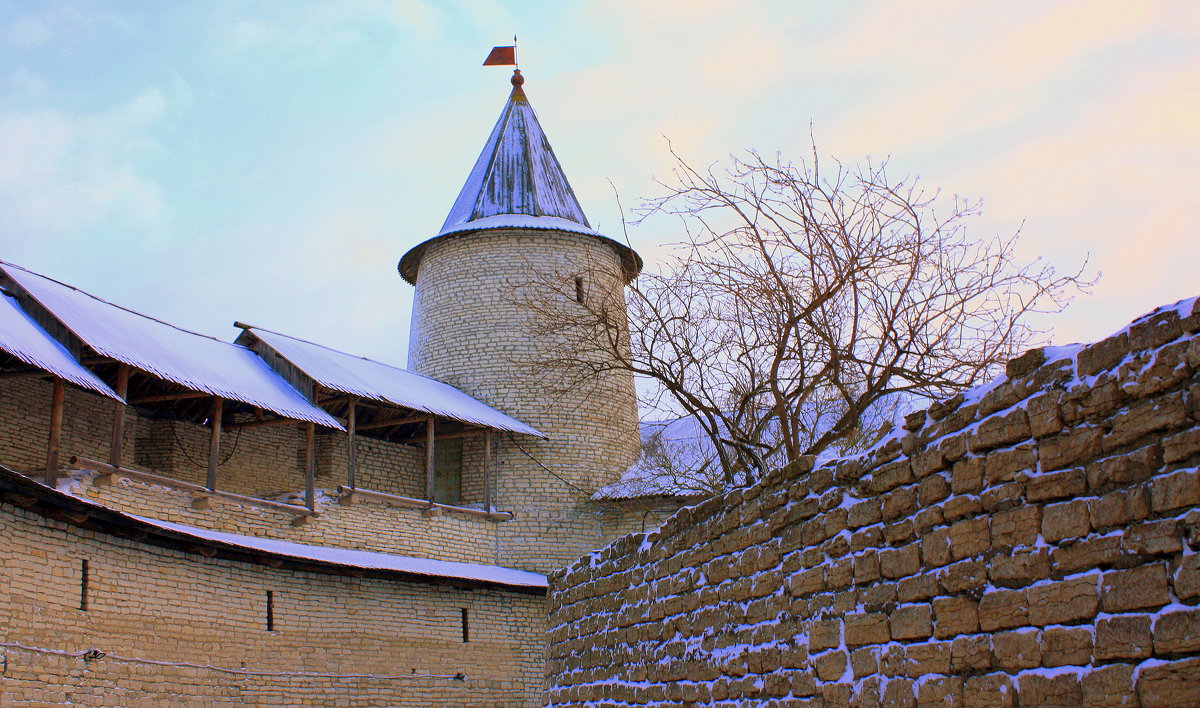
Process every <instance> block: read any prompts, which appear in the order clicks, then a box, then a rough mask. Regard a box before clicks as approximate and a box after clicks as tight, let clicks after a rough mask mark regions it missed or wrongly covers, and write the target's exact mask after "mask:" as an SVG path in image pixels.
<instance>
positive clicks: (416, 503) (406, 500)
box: [337, 486, 513, 521]
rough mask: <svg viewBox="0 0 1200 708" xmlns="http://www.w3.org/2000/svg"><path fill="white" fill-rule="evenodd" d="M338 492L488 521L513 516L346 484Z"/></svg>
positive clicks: (507, 513)
mask: <svg viewBox="0 0 1200 708" xmlns="http://www.w3.org/2000/svg"><path fill="white" fill-rule="evenodd" d="M337 491H338V494H339V495H341V497H343V498H344V497H346V496H350V495H353V496H354V497H356V498H357V497H361V498H363V499H375V500H378V501H381V502H383V503H384V504H387V505H388V506H395V507H400V508H405V509H418V510H420V511H422V512H425V511H428V510H431V509H435V508H436V509H438V510H440V511H441V512H442V513H446V514H461V515H463V516H474V517H476V518H481V519H487V520H488V521H509V520H510V519H512V518H513V515H512V513H511V512H508V511H490V510H488V509H472V508H470V507H466V506H453V505H451V504H439V503H437V502H431V501H429V500H427V499H413V498H412V497H404V496H400V495H399V494H388V493H387V492H376V491H374V490H371V489H361V488H360V489H350V488H349V487H346V486H339V487H338V488H337Z"/></svg>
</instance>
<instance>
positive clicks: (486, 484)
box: [483, 428, 495, 511]
mask: <svg viewBox="0 0 1200 708" xmlns="http://www.w3.org/2000/svg"><path fill="white" fill-rule="evenodd" d="M493 437H495V436H493V435H492V430H491V428H488V429H487V430H485V431H484V433H483V509H484V511H491V510H492V438H493Z"/></svg>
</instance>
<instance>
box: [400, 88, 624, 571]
mask: <svg viewBox="0 0 1200 708" xmlns="http://www.w3.org/2000/svg"><path fill="white" fill-rule="evenodd" d="M523 82H524V80H523V78H522V77H521V73H520V71H519V70H518V71H515V72H514V74H513V77H512V84H513V89H512V93H511V95H510V96H509V99H508V102H507V104H505V106H504V110H503V111H502V112H501V114H500V119H499V120H498V121H497V122H496V126H495V128H493V129H492V132H491V135H490V136H489V137H488V140H487V143H486V145H484V148H483V151H482V153H480V155H479V159H478V160H477V161H476V162H475V166H474V168H473V169H472V170H471V173H470V176H469V177H468V178H467V181H466V184H464V185H463V188H462V191H461V192H459V195H458V198H457V199H456V200H455V202H454V206H453V207H452V208H451V210H450V215H449V216H448V217H447V218H446V222H445V224H443V226H442V229H441V231H440V232H439V233H438V234H437V235H436V236H434V237H433V238H431V239H429V240H427V241H425V242H423V243H421V244H419V245H418V246H416V247H414V248H413V249H411V250H410V251H409V252H408V253H406V254H405V255H404V257H403V258H402V259H401V261H400V265H399V270H400V274H401V275H402V276H403V277H404V279H405V280H407V281H408V282H409V283H412V284H413V285H415V286H416V296H415V299H414V302H413V315H412V328H411V331H412V333H411V340H410V343H409V352H408V365H409V368H411V369H412V370H413V371H416V372H417V373H420V374H424V375H427V376H430V377H433V378H436V379H439V380H442V381H445V382H447V383H450V384H452V385H454V386H457V387H458V388H460V389H462V390H463V391H465V392H467V393H469V394H471V395H473V396H475V397H476V398H478V399H480V400H482V401H483V402H485V403H487V404H488V405H491V406H493V407H495V408H497V409H498V410H500V411H503V412H505V413H507V414H509V415H511V416H513V417H515V418H517V419H518V420H521V421H522V422H525V423H528V424H529V425H532V426H534V427H535V428H537V429H538V430H540V431H542V432H543V433H545V435H546V439H545V440H539V439H536V438H533V437H528V436H508V435H505V436H502V437H500V438H498V439H497V440H496V445H495V460H496V463H495V465H494V468H493V470H492V475H493V480H494V481H493V490H494V491H493V500H494V504H495V506H496V507H497V508H499V509H502V510H505V511H512V512H514V514H515V518H514V519H513V520H511V521H508V522H504V523H502V524H500V528H499V529H498V530H499V541H498V547H497V562H498V563H501V564H503V565H508V566H515V567H523V568H528V569H531V570H540V571H545V570H549V569H552V568H555V567H559V566H562V565H565V564H566V563H568V562H570V561H572V560H574V559H575V558H577V557H578V556H580V555H582V554H584V553H587V552H588V551H591V550H593V549H594V548H596V547H598V546H599V545H601V541H600V535H599V530H598V529H599V525H598V515H599V513H598V510H597V509H596V508H595V507H594V506H593V504H592V503H591V502H590V501H589V495H590V493H591V492H593V491H594V490H596V489H597V488H599V487H600V486H603V485H604V484H608V483H610V482H612V481H615V480H616V479H617V478H618V477H619V476H620V474H621V473H622V472H623V471H624V470H625V469H626V468H628V466H629V465H630V464H632V463H633V461H634V460H635V459H636V457H637V453H638V441H639V437H638V431H637V402H636V398H635V393H634V386H633V378H632V376H631V375H629V374H610V375H608V376H606V377H605V378H602V379H600V380H596V381H594V382H592V383H591V384H589V385H588V386H582V387H579V388H578V389H575V390H573V391H570V392H567V393H563V392H562V391H560V390H555V391H551V390H550V389H549V388H548V387H547V382H546V380H547V376H546V372H545V371H544V370H541V371H539V369H538V367H537V366H536V365H535V362H537V361H539V357H542V356H544V355H545V353H546V352H551V351H553V350H554V348H555V347H556V346H561V345H562V342H561V341H555V337H556V336H559V337H561V336H563V335H545V334H540V335H535V334H532V333H531V321H530V320H531V318H532V317H534V315H533V313H532V312H531V310H530V309H529V308H528V307H527V306H523V305H522V301H523V299H524V298H526V297H529V296H530V295H532V296H538V297H540V296H543V295H544V296H545V297H549V298H555V297H557V298H558V299H559V300H560V301H562V302H561V303H560V304H559V305H557V306H563V307H569V306H573V305H575V303H573V302H570V301H569V298H568V297H564V296H563V294H562V292H560V291H555V290H553V289H551V288H548V287H545V290H546V292H545V293H539V292H538V289H539V288H543V287H544V286H545V284H546V282H547V281H546V278H547V277H551V278H558V277H562V278H566V279H568V281H569V280H574V281H575V282H574V283H571V287H570V288H568V289H567V291H568V292H573V293H574V295H575V296H576V297H579V298H583V297H601V296H603V295H605V294H607V295H609V296H612V295H616V296H618V298H619V302H621V303H623V302H624V300H623V288H624V286H625V284H626V283H627V282H628V281H629V280H630V279H632V278H633V277H634V276H636V275H637V273H638V271H639V270H640V268H641V259H640V258H639V257H638V255H637V254H636V253H635V252H634V251H633V250H631V249H630V248H628V247H627V246H624V245H622V244H620V243H618V242H616V241H613V240H612V239H609V238H606V237H605V236H603V235H601V234H599V233H597V232H596V231H595V230H593V229H592V228H591V226H590V225H589V223H588V220H587V217H585V216H584V214H583V209H582V208H581V207H580V206H579V201H578V200H577V199H576V198H575V193H574V191H572V189H571V186H570V184H569V183H568V182H567V178H566V175H565V174H564V173H563V170H562V167H561V165H559V163H558V159H557V158H556V157H555V156H554V151H553V150H552V149H551V148H550V143H549V142H548V141H547V139H546V136H545V134H544V133H543V132H542V128H541V125H540V124H539V123H538V119H537V116H536V115H535V114H534V112H533V108H532V107H531V106H530V105H529V101H528V100H527V99H526V96H525V92H524V90H523V89H522V83H523ZM605 274H608V275H605ZM525 302H527V300H526V301H525ZM622 307H623V305H622Z"/></svg>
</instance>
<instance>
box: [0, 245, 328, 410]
mask: <svg viewBox="0 0 1200 708" xmlns="http://www.w3.org/2000/svg"><path fill="white" fill-rule="evenodd" d="M0 269H2V270H3V271H4V273H5V274H7V275H8V276H9V277H10V278H12V279H13V281H15V282H16V283H17V285H19V286H20V287H21V288H22V289H24V290H25V292H27V293H28V294H29V295H30V296H31V297H32V298H33V299H34V300H36V301H37V302H38V304H40V305H41V306H42V307H44V308H46V310H48V311H49V312H50V314H52V315H53V316H54V317H55V318H56V319H57V320H58V321H59V322H61V323H62V324H63V325H64V326H66V328H67V329H69V330H70V331H71V332H72V333H73V334H74V335H75V336H77V337H79V339H81V340H82V341H83V342H84V343H85V344H87V345H88V346H89V347H91V348H92V349H94V350H95V351H96V353H97V354H100V355H101V356H106V357H111V358H113V359H116V360H117V361H120V362H123V363H125V364H128V365H130V366H133V367H136V368H138V369H141V370H142V371H145V372H147V373H150V374H153V375H154V376H157V377H159V378H161V379H164V380H166V381H172V382H174V383H177V384H179V385H180V386H183V387H185V388H188V389H191V390H193V391H199V392H201V393H209V394H212V395H214V396H220V397H222V398H225V399H228V400H231V401H241V402H242V403H246V404H248V405H251V406H255V407H258V408H262V409H264V410H268V411H272V412H274V413H277V414H279V415H281V416H283V417H285V418H292V419H294V420H303V421H309V422H312V423H317V424H318V425H323V426H326V427H329V428H336V429H338V430H341V429H342V426H341V425H340V424H338V422H337V420H335V419H334V418H333V417H332V416H330V415H329V414H328V413H326V412H325V411H323V410H321V409H320V408H317V407H316V406H314V405H312V404H311V403H309V402H308V401H307V400H306V399H305V398H304V396H302V395H300V392H299V391H297V390H296V389H294V388H292V387H291V386H290V385H289V384H288V383H287V382H286V381H284V380H283V378H281V377H280V376H279V375H278V374H276V373H275V372H274V371H272V370H271V368H270V367H269V366H267V364H266V362H264V361H263V360H262V359H260V358H259V357H258V355H257V354H255V353H254V352H252V351H250V350H249V349H247V348H246V347H243V346H241V345H238V344H232V343H230V342H223V341H221V340H219V339H215V338H212V337H208V336H205V335H202V334H196V333H195V332H189V331H187V330H184V329H180V328H178V327H175V326H174V325H170V324H167V323H166V322H162V321H159V320H156V319H153V318H151V317H147V316H145V315H142V314H139V313H137V312H134V311H133V310H127V309H125V308H123V307H120V306H118V305H114V304H112V303H110V302H107V301H105V300H101V299H100V298H98V297H95V296H94V295H89V294H88V293H85V292H83V291H82V290H77V289H76V288H73V287H71V286H69V285H65V284H63V283H60V282H58V281H57V280H52V279H50V278H47V277H46V276H44V275H39V274H37V273H34V272H33V271H30V270H26V269H24V268H21V267H20V266H16V265H13V264H11V263H6V262H3V261H0Z"/></svg>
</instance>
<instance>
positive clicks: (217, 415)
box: [205, 396, 225, 492]
mask: <svg viewBox="0 0 1200 708" xmlns="http://www.w3.org/2000/svg"><path fill="white" fill-rule="evenodd" d="M224 409H225V401H224V400H223V399H222V398H221V397H220V396H213V400H212V410H211V412H210V413H209V414H208V420H209V422H210V423H211V425H212V427H211V429H210V430H209V434H208V475H207V477H206V480H207V483H206V484H205V486H206V487H208V489H209V491H214V492H215V491H216V490H217V460H218V459H219V458H220V455H221V414H222V413H223V412H224Z"/></svg>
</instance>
